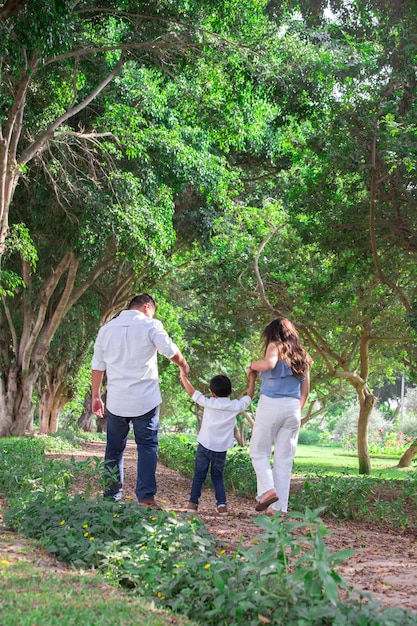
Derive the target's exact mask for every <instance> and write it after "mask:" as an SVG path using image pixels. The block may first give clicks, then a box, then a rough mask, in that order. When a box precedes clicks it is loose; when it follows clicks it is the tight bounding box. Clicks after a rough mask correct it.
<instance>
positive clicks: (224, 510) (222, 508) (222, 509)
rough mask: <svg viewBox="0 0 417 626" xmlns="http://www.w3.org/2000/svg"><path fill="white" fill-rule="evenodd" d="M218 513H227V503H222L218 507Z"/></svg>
mask: <svg viewBox="0 0 417 626" xmlns="http://www.w3.org/2000/svg"><path fill="white" fill-rule="evenodd" d="M217 514H218V515H227V506H226V505H225V504H221V505H220V506H218V507H217Z"/></svg>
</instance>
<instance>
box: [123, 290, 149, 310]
mask: <svg viewBox="0 0 417 626" xmlns="http://www.w3.org/2000/svg"><path fill="white" fill-rule="evenodd" d="M144 304H152V306H153V307H154V308H155V311H156V302H155V300H154V299H153V298H152V296H150V295H149V294H148V293H139V294H138V295H137V296H135V297H134V298H132V300H131V301H130V303H129V306H128V307H127V308H128V309H138V308H140V307H141V306H143V305H144Z"/></svg>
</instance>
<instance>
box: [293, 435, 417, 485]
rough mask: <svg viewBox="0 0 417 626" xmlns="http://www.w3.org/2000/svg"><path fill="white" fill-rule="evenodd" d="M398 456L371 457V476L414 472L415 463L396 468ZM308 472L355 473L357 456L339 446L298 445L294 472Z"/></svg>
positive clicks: (388, 476)
mask: <svg viewBox="0 0 417 626" xmlns="http://www.w3.org/2000/svg"><path fill="white" fill-rule="evenodd" d="M398 461H399V457H392V456H385V457H381V456H379V457H372V456H371V469H372V476H374V477H375V478H386V479H390V478H396V479H401V478H406V477H407V476H408V474H409V473H415V471H416V464H415V463H414V464H412V465H411V467H409V468H405V469H398V468H397V467H396V465H397V464H398ZM310 472H320V473H326V474H327V475H339V474H342V475H346V474H350V475H357V474H358V457H357V455H356V453H355V452H354V451H353V452H352V453H351V454H348V453H346V452H343V450H342V449H341V448H337V447H334V448H330V447H322V446H304V445H301V444H300V445H299V446H298V447H297V452H296V455H295V460H294V470H293V473H294V474H308V473H310Z"/></svg>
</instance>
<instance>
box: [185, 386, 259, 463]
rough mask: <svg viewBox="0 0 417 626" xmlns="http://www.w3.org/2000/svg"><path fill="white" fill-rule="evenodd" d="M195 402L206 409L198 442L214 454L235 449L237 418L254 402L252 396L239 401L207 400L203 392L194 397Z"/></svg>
mask: <svg viewBox="0 0 417 626" xmlns="http://www.w3.org/2000/svg"><path fill="white" fill-rule="evenodd" d="M192 399H193V400H194V402H196V403H197V404H199V405H200V406H202V407H204V413H203V422H202V424H201V428H200V432H199V433H198V436H197V441H198V442H199V443H201V445H202V446H204V447H205V448H207V449H208V450H212V451H213V452H225V451H226V450H228V449H229V448H233V444H234V427H235V424H236V416H237V415H238V414H239V413H242V411H244V410H245V409H246V408H247V407H248V406H249V405H250V403H251V402H252V398H251V397H250V396H243V397H242V398H239V399H238V400H231V399H230V398H213V397H211V398H207V397H206V396H205V395H204V394H202V393H201V391H195V392H194V393H193V395H192Z"/></svg>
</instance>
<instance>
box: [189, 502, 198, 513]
mask: <svg viewBox="0 0 417 626" xmlns="http://www.w3.org/2000/svg"><path fill="white" fill-rule="evenodd" d="M197 510H198V504H195V502H189V503H188V504H187V511H197Z"/></svg>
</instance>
